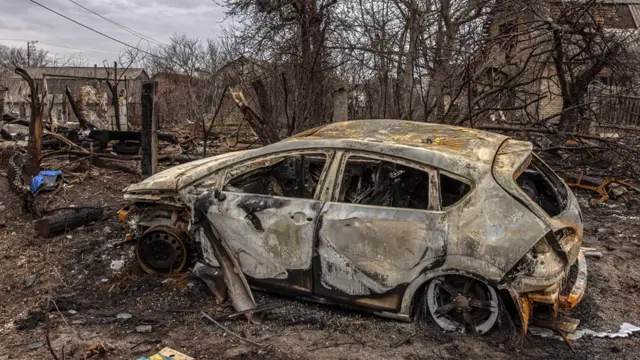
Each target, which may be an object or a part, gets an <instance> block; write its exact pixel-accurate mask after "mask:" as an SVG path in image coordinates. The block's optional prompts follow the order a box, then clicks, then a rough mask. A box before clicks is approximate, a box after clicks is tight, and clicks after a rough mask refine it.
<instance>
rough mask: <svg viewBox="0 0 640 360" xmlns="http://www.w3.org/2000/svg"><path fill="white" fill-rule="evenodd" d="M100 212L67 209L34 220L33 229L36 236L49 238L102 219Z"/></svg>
mask: <svg viewBox="0 0 640 360" xmlns="http://www.w3.org/2000/svg"><path fill="white" fill-rule="evenodd" d="M102 212H103V210H102V208H99V207H77V208H69V209H66V210H64V211H61V212H58V213H56V214H54V215H51V216H47V217H43V218H41V219H38V220H36V221H35V222H34V223H33V227H34V229H35V231H36V233H37V234H38V235H40V236H50V235H54V234H57V233H60V232H63V231H65V230H73V229H75V228H77V227H80V226H82V225H86V224H88V223H90V222H92V221H95V220H98V219H100V218H101V217H102Z"/></svg>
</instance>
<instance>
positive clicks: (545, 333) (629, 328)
mask: <svg viewBox="0 0 640 360" xmlns="http://www.w3.org/2000/svg"><path fill="white" fill-rule="evenodd" d="M529 331H530V332H531V334H533V335H536V336H541V337H547V338H554V339H557V340H563V341H564V340H565V337H566V339H568V340H572V341H573V340H578V339H580V338H582V337H585V336H591V337H598V338H609V339H615V338H625V337H629V336H631V335H633V334H634V333H636V332H640V327H638V326H635V325H632V324H629V323H622V325H620V328H619V329H618V331H616V332H607V331H593V330H591V329H580V330H576V331H575V332H574V333H570V334H564V337H561V336H558V335H556V334H555V333H554V331H553V330H551V329H544V328H537V327H531V328H529Z"/></svg>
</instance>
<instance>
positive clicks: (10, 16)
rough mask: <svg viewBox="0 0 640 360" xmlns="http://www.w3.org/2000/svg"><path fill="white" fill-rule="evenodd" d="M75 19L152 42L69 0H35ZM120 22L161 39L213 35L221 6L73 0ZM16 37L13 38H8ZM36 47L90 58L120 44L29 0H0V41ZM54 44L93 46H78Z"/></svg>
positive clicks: (97, 59)
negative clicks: (32, 41)
mask: <svg viewBox="0 0 640 360" xmlns="http://www.w3.org/2000/svg"><path fill="white" fill-rule="evenodd" d="M36 1H38V2H39V3H41V4H43V5H45V6H47V7H49V8H51V9H53V10H56V11H57V12H60V13H62V14H64V15H66V16H68V17H70V18H72V19H74V20H76V21H78V22H81V23H83V24H85V25H87V26H90V27H92V28H94V29H96V30H98V31H101V32H103V33H105V34H108V35H110V36H112V37H114V38H116V39H118V40H121V41H123V42H125V43H128V44H131V45H136V46H139V47H140V48H142V49H145V50H148V49H149V47H150V46H152V45H153V44H149V43H148V42H147V41H145V40H143V41H141V40H140V38H139V37H137V36H135V35H132V34H130V33H128V32H126V31H125V30H123V29H120V28H118V27H117V26H116V25H114V24H111V23H109V22H108V21H106V20H103V19H101V18H99V17H98V16H96V15H93V14H91V13H90V12H88V11H86V10H84V9H82V8H81V7H79V6H77V5H75V4H73V3H71V2H69V1H68V0H36ZM74 1H76V2H77V3H79V4H82V5H83V6H85V7H87V8H89V9H91V10H93V11H95V12H97V13H99V14H101V15H102V16H104V17H106V18H109V19H110V20H113V21H115V22H117V23H119V24H121V25H124V26H126V27H129V28H131V29H133V30H135V31H137V32H139V33H142V34H144V35H146V36H148V37H151V38H153V39H155V40H158V41H160V42H165V43H166V42H167V41H168V39H169V37H170V36H171V35H172V34H174V33H184V34H187V35H188V36H193V37H199V38H202V39H204V38H207V37H210V38H215V37H216V36H218V35H220V33H221V27H222V24H221V22H222V21H223V19H224V12H223V9H222V8H221V7H220V6H218V5H216V4H215V3H214V2H213V1H211V0H74ZM13 40H16V41H13ZM27 40H38V41H39V42H38V44H36V47H38V48H41V49H46V50H48V51H50V52H51V53H56V54H59V55H61V56H67V57H69V56H73V55H76V56H77V55H78V53H81V54H82V57H83V58H84V59H87V60H88V62H89V64H90V65H92V64H94V63H98V64H101V63H102V61H103V60H104V59H105V58H106V59H108V60H110V61H113V60H116V59H117V57H118V56H117V53H118V52H120V51H121V50H122V48H123V47H124V46H123V45H121V44H119V43H117V42H114V41H112V40H109V39H107V38H105V37H102V36H101V35H98V34H96V33H94V32H92V31H90V30H88V29H85V28H83V27H81V26H80V25H77V24H74V23H73V22H71V21H69V20H66V19H64V18H62V17H60V16H58V15H56V14H54V13H52V12H50V11H48V10H46V9H43V8H41V7H39V6H38V5H36V4H34V3H32V2H30V1H29V0H3V1H2V16H0V44H3V45H9V46H20V47H26V41H27ZM53 45H63V46H67V47H72V48H78V49H85V50H95V51H79V50H73V49H68V48H63V47H57V46H53ZM98 51H100V52H98Z"/></svg>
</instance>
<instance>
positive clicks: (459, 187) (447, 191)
mask: <svg viewBox="0 0 640 360" xmlns="http://www.w3.org/2000/svg"><path fill="white" fill-rule="evenodd" d="M469 190H471V186H469V184H466V183H464V182H462V181H460V180H456V179H454V178H452V177H449V176H447V175H445V174H443V173H440V203H441V205H442V207H443V208H445V207H449V206H451V205H454V204H455V203H457V202H458V201H460V200H462V198H463V197H464V196H465V195H467V193H468V192H469Z"/></svg>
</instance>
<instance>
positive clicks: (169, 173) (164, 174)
mask: <svg viewBox="0 0 640 360" xmlns="http://www.w3.org/2000/svg"><path fill="white" fill-rule="evenodd" d="M237 154H238V153H237V152H234V153H226V154H222V155H217V156H212V157H208V158H205V159H200V160H196V161H192V162H189V163H186V164H182V165H178V166H174V167H172V168H169V169H167V170H164V171H161V172H159V173H157V174H155V175H153V176H151V177H148V178H147V179H145V180H144V181H141V182H139V183H137V184H132V185H129V186H127V187H126V188H125V189H124V190H123V192H125V193H136V192H143V191H148V190H156V191H157V190H165V191H176V190H178V187H179V184H180V180H181V179H183V178H184V177H187V176H189V175H191V174H194V173H196V172H198V171H201V170H203V169H210V170H211V171H213V170H214V168H215V166H216V165H217V164H218V163H220V162H222V161H223V160H225V159H228V158H232V157H234V156H236V155H237ZM205 175H206V174H205Z"/></svg>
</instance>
